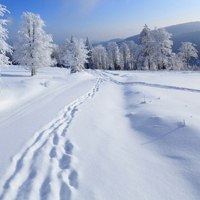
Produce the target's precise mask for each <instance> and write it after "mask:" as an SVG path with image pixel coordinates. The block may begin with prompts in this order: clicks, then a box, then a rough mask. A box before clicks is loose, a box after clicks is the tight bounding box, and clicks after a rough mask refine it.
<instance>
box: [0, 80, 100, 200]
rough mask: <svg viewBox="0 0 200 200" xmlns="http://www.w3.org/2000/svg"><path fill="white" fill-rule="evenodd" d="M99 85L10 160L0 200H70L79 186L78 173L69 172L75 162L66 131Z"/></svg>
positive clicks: (71, 144) (68, 108)
mask: <svg viewBox="0 0 200 200" xmlns="http://www.w3.org/2000/svg"><path fill="white" fill-rule="evenodd" d="M102 82H103V79H101V78H99V79H98V81H97V83H96V85H95V86H94V88H93V89H92V90H91V91H90V92H88V93H86V94H85V95H83V96H81V97H80V98H78V99H77V100H75V101H73V102H72V103H71V104H70V105H68V106H67V107H66V108H65V109H64V110H63V111H62V112H61V114H60V115H59V117H58V118H57V119H55V120H54V121H53V122H51V123H50V124H49V125H48V126H47V127H46V128H45V129H44V130H43V131H40V132H38V133H37V134H35V136H34V138H33V139H32V141H31V142H29V144H27V146H26V147H25V148H24V149H23V150H22V151H21V152H20V153H19V154H18V155H16V156H15V157H14V159H13V162H12V164H11V167H10V169H9V170H8V173H7V174H6V176H5V178H4V179H3V180H2V181H1V183H0V200H29V199H30V200H36V199H41V200H51V199H52V200H55V199H56V200H69V199H71V195H72V193H73V192H74V193H75V191H76V190H77V189H78V186H79V185H78V184H79V183H78V172H77V170H76V169H74V168H73V163H76V162H78V161H77V159H76V158H75V157H74V156H73V149H74V144H73V143H72V141H70V140H68V139H67V131H68V129H69V127H70V125H71V123H72V121H73V119H74V117H75V114H76V113H77V112H78V110H79V107H80V106H81V104H83V103H84V102H86V101H87V100H88V99H92V98H93V97H94V95H95V94H96V93H97V92H98V91H99V87H100V84H101V83H102Z"/></svg>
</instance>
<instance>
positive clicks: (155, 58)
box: [0, 4, 198, 76]
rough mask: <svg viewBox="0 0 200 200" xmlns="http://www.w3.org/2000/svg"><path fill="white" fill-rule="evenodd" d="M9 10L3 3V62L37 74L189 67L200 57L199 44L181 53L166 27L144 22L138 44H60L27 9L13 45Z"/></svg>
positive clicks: (0, 12) (0, 43) (188, 45)
mask: <svg viewBox="0 0 200 200" xmlns="http://www.w3.org/2000/svg"><path fill="white" fill-rule="evenodd" d="M6 13H9V11H8V10H7V9H6V7H5V6H3V5H1V4H0V17H1V19H0V65H8V64H11V63H14V64H20V65H23V66H25V67H26V68H28V69H29V70H30V71H31V75H32V76H33V75H35V73H36V70H37V68H39V67H46V66H59V67H67V68H70V69H71V72H72V73H74V72H78V71H80V70H82V69H83V68H87V69H89V68H90V69H110V70H165V69H170V70H188V69H194V68H195V67H194V66H192V65H191V60H194V59H197V58H198V51H197V49H196V45H195V44H192V43H190V42H183V43H182V45H181V47H180V49H179V51H178V53H175V52H173V51H172V46H173V42H172V39H171V37H172V36H171V34H170V33H168V32H167V31H166V30H165V29H154V30H150V28H149V27H148V26H147V25H145V26H144V28H143V30H142V31H141V33H140V39H139V43H138V44H136V43H135V42H134V41H125V42H121V43H119V44H117V43H116V42H110V43H108V44H107V45H106V46H102V45H98V46H95V47H92V45H91V44H90V42H89V39H88V38H87V40H86V41H84V40H82V39H76V38H74V37H71V39H66V41H65V43H64V44H63V45H62V46H61V47H60V46H58V45H55V44H54V43H53V39H52V36H51V35H49V34H47V33H46V32H45V30H44V27H45V22H44V21H43V20H42V19H41V17H40V16H39V15H37V14H34V13H30V12H25V13H23V14H22V17H21V26H20V29H19V31H18V34H17V40H16V42H15V44H14V46H13V47H11V46H10V45H9V44H8V43H7V42H6V41H7V39H8V31H7V29H6V25H7V23H8V21H7V20H5V19H3V17H4V15H5V14H6Z"/></svg>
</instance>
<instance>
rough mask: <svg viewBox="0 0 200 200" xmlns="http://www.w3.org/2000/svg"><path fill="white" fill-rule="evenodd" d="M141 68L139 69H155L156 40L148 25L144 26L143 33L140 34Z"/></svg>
mask: <svg viewBox="0 0 200 200" xmlns="http://www.w3.org/2000/svg"><path fill="white" fill-rule="evenodd" d="M140 45H141V53H140V58H139V62H140V66H139V69H149V70H152V69H154V68H155V63H154V60H153V54H154V38H153V35H152V32H151V30H150V29H149V27H148V26H147V25H145V26H144V28H143V30H142V32H141V33H140Z"/></svg>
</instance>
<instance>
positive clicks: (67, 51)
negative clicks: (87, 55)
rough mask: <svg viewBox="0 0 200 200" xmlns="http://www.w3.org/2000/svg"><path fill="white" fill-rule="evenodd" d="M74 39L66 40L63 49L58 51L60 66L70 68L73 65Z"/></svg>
mask: <svg viewBox="0 0 200 200" xmlns="http://www.w3.org/2000/svg"><path fill="white" fill-rule="evenodd" d="M73 43H74V39H72V38H71V39H70V40H69V39H66V41H65V44H64V46H63V48H62V49H61V50H60V62H61V65H63V66H65V67H67V68H70V67H71V66H73V65H74V62H75V61H74V56H73V52H74V44H73Z"/></svg>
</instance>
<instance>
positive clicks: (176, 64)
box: [168, 53, 184, 71]
mask: <svg viewBox="0 0 200 200" xmlns="http://www.w3.org/2000/svg"><path fill="white" fill-rule="evenodd" d="M183 66H184V64H183V61H182V59H181V58H180V56H179V55H178V54H176V53H172V54H171V56H170V57H169V66H168V69H169V70H176V71H177V70H181V69H183Z"/></svg>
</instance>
